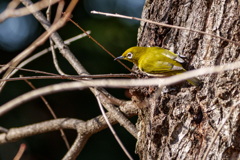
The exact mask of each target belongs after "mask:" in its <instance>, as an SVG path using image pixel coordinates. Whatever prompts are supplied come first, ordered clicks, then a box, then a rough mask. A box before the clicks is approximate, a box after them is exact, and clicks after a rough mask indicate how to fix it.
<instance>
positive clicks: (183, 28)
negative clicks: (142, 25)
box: [91, 11, 240, 46]
mask: <svg viewBox="0 0 240 160" xmlns="http://www.w3.org/2000/svg"><path fill="white" fill-rule="evenodd" d="M91 13H92V14H100V15H105V16H111V17H118V18H124V19H132V20H137V21H143V22H147V23H152V24H156V25H160V26H164V27H168V28H175V29H181V30H187V31H191V32H197V33H200V34H204V35H209V36H212V37H215V38H219V39H222V40H224V41H227V42H231V43H233V44H236V45H238V46H240V43H239V42H236V41H232V40H230V39H227V38H224V37H221V36H217V35H214V34H211V33H207V32H203V31H199V30H196V29H191V28H186V27H180V26H175V25H170V24H166V23H161V22H155V21H152V20H149V19H143V18H137V17H130V16H125V15H121V14H117V13H116V14H112V13H106V12H98V11H91Z"/></svg>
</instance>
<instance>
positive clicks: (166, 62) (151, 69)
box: [114, 47, 201, 86]
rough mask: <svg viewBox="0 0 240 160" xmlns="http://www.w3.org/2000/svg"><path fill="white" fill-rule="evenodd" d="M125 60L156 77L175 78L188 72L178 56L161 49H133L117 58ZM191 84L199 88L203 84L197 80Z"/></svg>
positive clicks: (193, 80) (189, 80)
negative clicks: (174, 76)
mask: <svg viewBox="0 0 240 160" xmlns="http://www.w3.org/2000/svg"><path fill="white" fill-rule="evenodd" d="M117 59H124V60H127V61H130V62H132V63H134V64H135V65H136V66H137V67H138V68H139V69H140V70H141V71H142V72H145V73H147V74H149V75H155V76H173V75H177V74H180V73H183V72H186V70H185V69H184V68H183V66H182V65H181V63H183V62H184V60H183V59H182V58H180V57H179V56H178V55H177V54H175V53H173V52H171V51H169V50H167V49H164V48H160V47H131V48H129V49H127V50H126V51H125V52H124V53H123V54H122V55H121V56H119V57H117V58H115V59H114V60H117ZM187 81H188V82H189V83H190V84H192V85H195V86H198V85H199V84H200V83H201V82H200V80H199V79H197V78H191V79H188V80H187Z"/></svg>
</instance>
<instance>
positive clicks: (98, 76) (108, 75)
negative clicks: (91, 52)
mask: <svg viewBox="0 0 240 160" xmlns="http://www.w3.org/2000/svg"><path fill="white" fill-rule="evenodd" d="M47 73H48V72H47ZM48 74H51V73H48ZM89 78H91V79H100V78H136V76H135V75H133V74H99V75H82V76H78V75H69V76H64V75H56V74H55V75H53V76H30V77H27V76H26V77H15V78H9V79H0V82H4V81H7V82H10V81H20V80H25V79H28V80H30V79H68V80H86V79H89Z"/></svg>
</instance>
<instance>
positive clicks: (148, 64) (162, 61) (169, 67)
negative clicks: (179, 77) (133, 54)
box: [138, 54, 185, 74]
mask: <svg viewBox="0 0 240 160" xmlns="http://www.w3.org/2000/svg"><path fill="white" fill-rule="evenodd" d="M138 64H139V65H138V67H139V69H140V70H142V71H144V72H147V73H150V74H164V73H169V72H176V71H177V72H178V71H185V69H184V68H183V67H182V65H181V64H180V63H178V62H177V61H176V60H173V59H171V58H169V57H166V56H159V55H156V54H154V56H143V57H142V58H141V59H139V63H138Z"/></svg>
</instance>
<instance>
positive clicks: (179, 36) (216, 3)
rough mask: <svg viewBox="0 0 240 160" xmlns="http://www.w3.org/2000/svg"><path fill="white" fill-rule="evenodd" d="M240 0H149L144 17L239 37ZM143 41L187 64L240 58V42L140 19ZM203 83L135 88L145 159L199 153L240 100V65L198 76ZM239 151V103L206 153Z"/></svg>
mask: <svg viewBox="0 0 240 160" xmlns="http://www.w3.org/2000/svg"><path fill="white" fill-rule="evenodd" d="M239 6H240V4H239V2H238V1H237V0H193V1H189V0H183V1H182V0H147V1H146V3H145V7H144V10H143V14H142V18H146V19H151V20H154V21H157V22H165V23H168V24H173V25H177V26H183V27H187V28H192V29H197V30H201V31H205V32H208V33H213V34H216V35H219V36H222V37H225V38H228V39H231V40H234V41H238V42H239V41H240V16H239V14H240V13H239V12H240V7H239ZM138 43H139V44H138V45H139V46H161V47H163V48H167V49H170V50H172V51H174V52H175V53H181V54H182V55H185V56H186V57H187V58H186V65H185V68H186V69H188V70H190V69H193V68H201V67H205V66H213V65H220V64H224V63H229V62H234V61H237V60H240V56H239V54H240V46H237V45H234V44H232V43H229V42H226V41H223V40H220V39H218V38H212V37H210V36H207V35H201V34H199V33H195V32H189V31H184V30H177V29H170V28H166V27H160V26H157V25H154V24H147V23H141V27H140V29H139V35H138ZM199 79H201V80H202V81H203V83H204V84H203V86H201V87H199V88H197V87H194V86H190V85H188V84H187V83H182V84H179V85H177V86H175V90H173V91H170V92H169V93H161V94H160V96H159V97H157V98H156V97H155V96H153V92H152V89H151V87H150V88H144V89H142V88H140V89H139V88H138V89H136V88H135V89H132V93H133V95H134V96H133V100H134V101H135V102H136V103H138V105H139V108H140V112H139V120H138V124H137V126H138V129H139V130H140V133H139V138H138V142H137V148H136V152H137V153H138V154H139V156H140V158H141V159H143V160H151V159H154V160H155V159H164V160H165V159H201V158H202V157H203V155H204V153H205V152H206V149H207V147H208V146H209V144H210V141H211V139H212V138H213V136H214V134H215V133H216V130H217V129H218V127H219V125H220V124H221V123H222V120H223V119H224V117H226V115H227V114H228V113H229V110H230V107H231V106H232V104H233V103H234V102H236V101H239V100H240V85H239V83H240V81H239V80H240V70H239V69H238V70H233V71H227V72H224V73H220V74H213V75H206V76H202V77H199ZM239 157H240V110H239V107H237V108H236V110H235V111H234V113H233V114H232V115H231V118H230V119H229V120H228V121H227V122H226V124H225V125H224V127H223V129H222V130H221V132H220V133H219V135H218V137H217V139H216V141H215V143H214V144H213V146H212V147H211V150H210V152H209V154H208V157H207V159H215V160H219V159H238V158H239Z"/></svg>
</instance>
